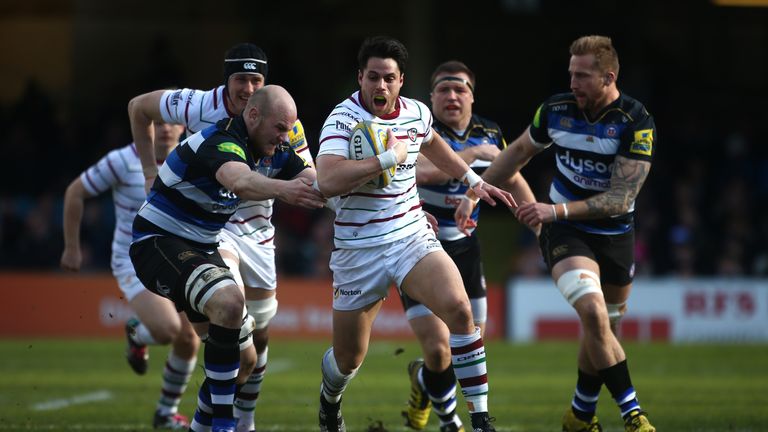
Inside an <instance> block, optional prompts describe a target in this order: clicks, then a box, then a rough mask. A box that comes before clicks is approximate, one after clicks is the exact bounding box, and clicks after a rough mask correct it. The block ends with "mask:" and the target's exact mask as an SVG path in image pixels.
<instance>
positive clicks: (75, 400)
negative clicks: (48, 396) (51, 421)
mask: <svg viewBox="0 0 768 432" xmlns="http://www.w3.org/2000/svg"><path fill="white" fill-rule="evenodd" d="M109 399H112V393H110V392H109V391H107V390H100V391H97V392H93V393H85V394H81V395H75V396H72V397H70V398H62V399H52V400H49V401H45V402H39V403H36V404H33V405H32V409H33V410H34V411H51V410H57V409H61V408H66V407H68V406H71V405H81V404H85V403H89V402H101V401H105V400H109Z"/></svg>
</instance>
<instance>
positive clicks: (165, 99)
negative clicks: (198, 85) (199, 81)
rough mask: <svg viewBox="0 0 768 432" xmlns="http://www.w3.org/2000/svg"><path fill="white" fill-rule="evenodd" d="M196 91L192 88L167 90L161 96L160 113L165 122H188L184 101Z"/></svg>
mask: <svg viewBox="0 0 768 432" xmlns="http://www.w3.org/2000/svg"><path fill="white" fill-rule="evenodd" d="M194 93H195V91H194V90H192V89H179V90H167V91H165V92H164V93H163V95H162V96H160V114H161V115H162V116H163V121H164V122H165V123H173V124H186V123H187V122H186V121H187V118H186V116H185V115H184V112H185V109H184V107H185V104H184V103H183V102H182V101H184V100H187V98H188V97H189V96H190V95H192V96H194Z"/></svg>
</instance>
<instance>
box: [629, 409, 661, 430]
mask: <svg viewBox="0 0 768 432" xmlns="http://www.w3.org/2000/svg"><path fill="white" fill-rule="evenodd" d="M624 430H625V431H626V432H656V428H655V427H653V425H652V424H651V422H649V421H648V417H647V414H646V413H645V412H644V411H640V410H635V411H632V412H631V413H629V417H627V419H626V420H625V421H624Z"/></svg>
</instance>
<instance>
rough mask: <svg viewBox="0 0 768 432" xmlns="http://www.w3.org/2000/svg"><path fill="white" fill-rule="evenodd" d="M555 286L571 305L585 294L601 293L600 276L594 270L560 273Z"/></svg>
mask: <svg viewBox="0 0 768 432" xmlns="http://www.w3.org/2000/svg"><path fill="white" fill-rule="evenodd" d="M557 288H558V289H559V290H560V293H561V294H562V295H563V297H565V299H566V300H567V301H568V303H570V304H571V306H574V305H575V304H576V302H577V301H578V300H579V299H581V298H582V297H584V296H585V295H587V294H599V295H601V296H602V295H603V291H602V289H601V288H600V277H599V276H598V275H597V274H596V273H595V272H592V271H589V270H584V269H576V270H570V271H567V272H565V273H563V274H562V275H560V277H559V278H558V279H557Z"/></svg>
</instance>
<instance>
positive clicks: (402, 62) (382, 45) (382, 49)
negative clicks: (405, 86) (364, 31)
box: [357, 36, 408, 74]
mask: <svg viewBox="0 0 768 432" xmlns="http://www.w3.org/2000/svg"><path fill="white" fill-rule="evenodd" d="M371 57H379V58H383V59H388V58H391V59H392V60H394V61H395V62H396V63H397V67H398V69H400V73H401V74H402V73H404V72H405V66H406V65H407V64H408V50H407V49H406V48H405V45H403V44H402V43H401V42H400V41H399V40H397V39H395V38H391V37H389V36H372V37H369V38H366V39H365V40H364V41H363V44H362V45H361V46H360V51H358V52H357V63H358V65H359V67H360V70H361V71H362V70H364V69H365V67H366V66H367V65H368V59H370V58H371Z"/></svg>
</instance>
